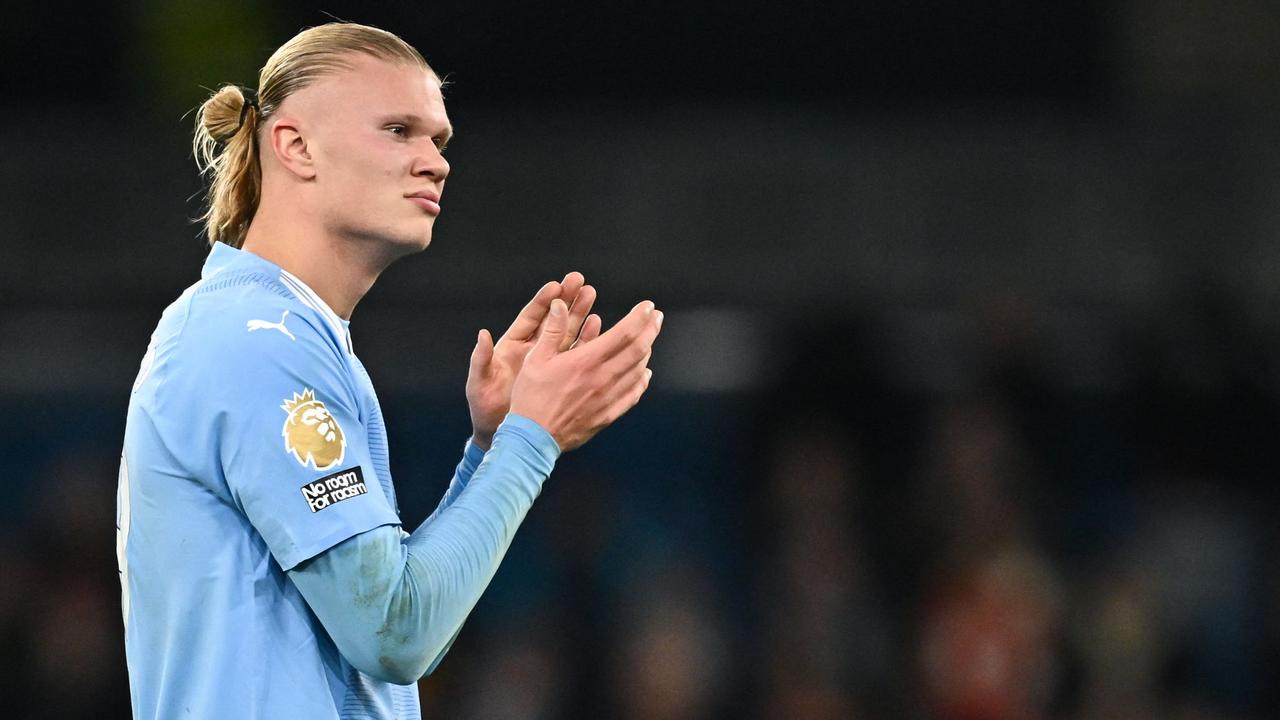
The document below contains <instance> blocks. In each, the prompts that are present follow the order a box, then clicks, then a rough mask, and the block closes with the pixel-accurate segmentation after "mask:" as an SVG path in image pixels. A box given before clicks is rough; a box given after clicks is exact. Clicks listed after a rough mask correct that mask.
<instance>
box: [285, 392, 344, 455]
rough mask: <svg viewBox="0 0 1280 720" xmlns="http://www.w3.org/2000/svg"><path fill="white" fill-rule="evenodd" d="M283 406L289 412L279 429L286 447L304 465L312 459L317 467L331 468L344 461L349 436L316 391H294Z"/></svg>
mask: <svg viewBox="0 0 1280 720" xmlns="http://www.w3.org/2000/svg"><path fill="white" fill-rule="evenodd" d="M280 408H281V409H282V410H284V411H285V412H286V413H288V414H289V417H287V418H285V421H284V429H283V430H282V431H280V434H281V435H282V436H283V437H284V449H285V450H286V451H288V452H289V453H292V454H293V457H294V458H296V459H297V460H298V462H299V463H301V464H302V466H303V467H306V466H307V463H308V462H309V463H311V465H313V466H314V467H315V469H317V470H328V469H329V468H331V467H333V466H334V465H337V464H338V463H340V462H342V457H343V456H344V455H346V452H347V438H346V435H344V434H343V433H342V428H341V427H339V426H338V421H337V419H336V418H334V417H333V415H331V414H329V409H328V408H326V407H325V406H324V403H322V402H320V401H319V400H317V399H316V394H315V391H314V390H312V389H311V388H304V389H303V391H302V394H301V395H299V394H298V393H294V394H293V399H292V400H289V399H286V400H285V401H284V404H283V405H281V406H280Z"/></svg>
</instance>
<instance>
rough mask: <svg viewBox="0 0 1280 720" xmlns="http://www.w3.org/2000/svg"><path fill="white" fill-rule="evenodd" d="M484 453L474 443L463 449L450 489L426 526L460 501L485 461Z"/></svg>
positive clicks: (426, 521)
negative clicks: (463, 492) (455, 501)
mask: <svg viewBox="0 0 1280 720" xmlns="http://www.w3.org/2000/svg"><path fill="white" fill-rule="evenodd" d="M484 453H485V451H484V450H483V449H481V448H480V446H479V445H477V444H476V443H475V442H474V441H472V440H468V441H467V444H466V446H464V447H463V449H462V460H461V461H460V462H459V463H458V467H457V469H455V470H454V471H453V479H451V480H450V481H449V487H448V488H447V489H446V490H445V491H444V497H442V498H440V504H439V505H437V506H436V509H435V510H434V511H432V513H431V515H430V516H429V517H427V519H426V520H425V521H423V524H424V525H425V524H427V523H429V522H431V521H432V520H435V519H436V517H437V516H438V515H440V513H441V512H443V511H444V510H445V509H446V508H448V507H449V506H450V505H452V504H453V501H454V500H457V499H458V496H459V495H461V494H462V491H463V490H465V489H466V487H467V483H469V482H471V477H472V476H473V475H475V472H476V469H477V468H479V467H480V463H481V462H482V461H483V460H484Z"/></svg>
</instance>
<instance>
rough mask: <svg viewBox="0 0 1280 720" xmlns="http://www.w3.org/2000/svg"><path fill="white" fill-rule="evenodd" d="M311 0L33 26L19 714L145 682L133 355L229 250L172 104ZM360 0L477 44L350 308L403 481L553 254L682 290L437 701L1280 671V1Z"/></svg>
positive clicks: (544, 711)
mask: <svg viewBox="0 0 1280 720" xmlns="http://www.w3.org/2000/svg"><path fill="white" fill-rule="evenodd" d="M305 5H306V4H305V3H302V2H280V3H265V2H258V1H255V0H236V1H234V2H227V3H201V2H195V1H192V0H183V1H182V2H178V3H160V2H156V1H155V0H140V1H139V2H129V3H117V4H106V5H102V6H101V7H98V8H97V9H96V10H95V11H92V12H85V11H84V10H83V8H81V7H80V4H78V3H70V2H63V1H62V0H53V1H52V2H48V3H40V4H25V5H19V6H15V7H14V8H10V9H7V10H6V20H5V22H3V23H0V67H3V68H4V70H3V71H0V96H3V97H5V98H6V113H4V117H0V157H3V158H4V161H3V162H2V163H0V253H3V256H2V260H0V362H2V363H3V372H0V437H3V438H4V442H3V444H0V467H3V468H4V477H3V479H0V496H2V497H3V499H4V502H0V643H2V645H0V646H2V647H3V648H4V649H5V652H4V653H3V657H2V659H0V688H2V689H3V692H2V693H0V697H2V698H3V709H2V710H0V715H3V716H4V717H12V718H41V719H43V718H59V719H63V718H101V719H110V718H119V717H128V716H129V709H128V702H129V699H128V686H127V678H126V672H125V664H124V653H123V639H122V623H121V618H120V607H119V584H118V578H117V574H116V572H115V567H116V561H115V558H114V557H113V547H114V541H113V534H114V528H113V527H112V521H113V516H114V512H115V496H114V490H115V484H116V472H117V464H118V461H119V452H120V442H121V435H122V431H123V424H124V412H125V408H126V404H127V399H126V398H127V393H128V386H129V384H130V382H131V380H132V377H133V373H134V372H135V370H136V368H137V363H138V360H139V359H140V357H141V354H142V351H143V348H144V347H145V345H146V338H147V333H149V332H150V329H151V327H152V326H153V325H154V323H155V320H156V319H157V318H158V317H159V313H160V311H161V309H162V308H163V307H164V306H165V305H166V304H167V303H168V302H169V301H171V300H172V299H173V298H174V297H175V296H176V295H177V293H178V292H180V291H181V289H182V287H184V286H185V285H186V284H188V283H190V282H192V281H193V280H194V278H195V276H196V273H197V272H198V268H199V265H200V261H201V258H202V255H203V252H204V248H202V247H201V245H200V242H199V241H198V240H197V239H196V238H195V236H196V229H195V228H194V227H193V226H192V225H191V224H190V222H189V219H190V218H191V217H193V216H195V215H197V214H198V210H197V202H198V197H199V190H200V187H199V181H198V179H197V178H196V176H195V171H194V169H193V168H192V164H191V159H190V157H189V152H188V151H189V145H188V144H187V143H188V141H189V136H188V135H187V133H188V132H189V127H188V120H179V118H181V117H182V113H183V112H185V111H186V110H187V109H189V108H190V107H192V106H193V105H194V104H195V103H197V102H198V101H199V100H200V99H201V97H202V96H203V94H204V93H205V92H206V90H205V89H202V88H201V87H200V86H201V85H205V86H213V85H215V84H217V83H219V82H223V81H228V82H240V83H248V82H250V81H251V80H252V77H253V73H254V72H255V70H256V68H257V67H258V66H259V65H260V63H261V62H262V60H263V58H264V57H265V56H266V54H268V53H269V51H270V49H271V48H273V47H275V46H276V45H277V44H278V43H279V42H281V41H283V40H284V39H285V38H287V37H289V36H290V35H292V34H293V33H294V32H295V31H296V30H297V29H298V28H300V27H302V26H304V25H310V24H317V23H319V22H324V21H326V20H328V19H329V16H328V15H325V14H322V13H320V12H319V11H317V10H315V9H314V8H311V7H309V6H305ZM343 5H344V3H342V2H337V3H334V4H333V6H332V7H330V6H325V10H326V11H328V12H331V13H334V14H336V15H338V16H341V17H350V18H351V19H354V20H359V21H362V22H369V23H373V24H379V25H382V26H384V27H386V28H387V29H390V30H393V31H396V32H399V33H401V34H402V35H404V36H405V37H406V38H407V39H408V40H410V41H411V42H414V43H415V44H416V45H418V46H419V47H420V48H422V49H423V51H424V54H425V55H426V56H427V58H428V59H429V60H430V61H431V62H432V63H433V64H435V65H436V67H437V69H438V70H440V71H441V72H443V73H447V74H450V79H451V80H452V81H453V82H454V85H453V87H452V88H451V89H450V91H449V95H448V98H449V100H448V102H449V108H450V114H451V116H452V118H453V121H454V124H455V125H456V126H457V128H458V129H459V133H458V139H457V141H456V142H454V143H453V144H452V145H451V148H450V153H451V154H450V155H449V157H450V160H451V162H452V163H453V165H454V172H453V175H451V178H450V181H449V182H450V186H449V193H448V195H447V196H446V208H447V209H446V211H445V213H444V214H443V215H442V217H441V224H440V225H439V230H438V231H437V240H436V241H435V242H434V244H433V247H432V248H431V249H430V250H429V251H428V253H427V254H426V255H425V256H424V257H423V258H415V259H412V260H407V261H404V262H403V263H401V264H400V265H398V266H397V267H394V268H392V269H391V270H390V271H388V273H386V275H385V276H384V278H383V279H382V280H380V282H379V285H378V286H377V287H376V288H375V290H374V292H372V293H371V294H370V296H369V298H368V299H366V300H365V301H364V302H363V303H362V305H361V307H360V309H359V310H358V311H357V313H356V316H355V318H354V319H353V324H352V329H353V334H354V335H355V346H356V349H357V352H359V353H360V355H361V357H362V359H363V361H364V362H365V364H366V365H367V366H368V367H369V369H370V372H371V374H372V376H373V378H374V381H375V383H376V384H377V387H378V389H379V393H380V397H381V401H382V405H383V408H384V412H385V415H386V419H387V424H388V430H389V433H390V444H391V454H392V469H393V472H394V473H395V475H396V477H395V481H396V485H397V488H398V492H399V495H400V505H401V508H402V510H403V516H404V519H405V522H406V524H407V525H410V526H416V524H417V523H418V522H420V521H421V519H422V518H424V517H426V516H427V514H428V513H429V512H430V510H431V509H432V508H433V507H434V504H435V502H436V501H437V499H438V498H439V496H440V494H441V493H442V492H443V490H444V487H445V484H446V482H447V480H448V477H449V474H450V473H451V472H452V469H453V464H454V463H455V462H456V461H457V454H458V453H459V452H460V450H461V446H462V442H463V440H464V438H465V437H466V434H467V432H468V422H467V414H466V408H465V404H464V400H463V396H462V380H463V377H464V374H465V359H466V357H467V352H468V351H469V349H470V346H469V344H468V343H469V342H470V339H471V338H473V337H474V333H475V330H476V328H477V327H481V326H485V327H489V328H495V327H500V323H503V324H504V323H505V322H507V321H509V318H510V314H511V313H513V312H514V311H515V310H516V309H517V308H518V307H519V304H520V303H521V302H523V300H524V299H525V290H524V289H523V288H528V291H529V292H532V290H533V289H534V288H536V287H537V285H538V284H540V283H541V282H542V281H543V280H545V279H549V278H552V277H560V276H562V275H563V273H564V272H565V271H566V270H568V269H580V270H583V271H584V272H585V273H586V275H587V277H588V280H589V281H591V282H594V283H597V284H598V286H599V287H600V289H601V292H602V302H604V303H617V306H613V307H610V306H608V305H606V307H605V308H604V310H605V314H606V322H611V320H612V319H613V318H615V317H616V316H617V315H618V314H619V313H618V312H617V310H618V309H620V308H621V307H623V306H625V305H626V303H627V302H628V301H629V300H633V299H634V300H638V299H640V298H641V297H646V296H652V297H654V298H655V299H656V300H658V301H659V304H660V305H661V306H662V307H663V308H664V310H667V320H666V325H665V329H664V333H663V337H662V339H661V340H660V341H659V343H658V346H657V348H656V352H655V355H654V362H653V367H654V369H655V379H654V386H653V387H654V389H653V390H652V391H651V392H650V394H649V396H647V397H646V398H645V400H644V401H643V402H642V403H641V405H640V406H639V407H638V408H637V409H636V410H635V411H633V412H632V414H631V415H629V416H627V417H626V418H624V419H623V420H622V421H621V422H619V423H618V424H617V425H616V426H615V427H612V428H610V429H609V430H607V431H606V432H605V433H603V434H602V435H601V436H599V437H598V438H596V439H595V440H594V441H593V442H592V443H591V444H589V445H588V446H586V447H585V448H583V449H582V450H581V451H578V452H575V453H572V454H570V455H567V456H565V457H564V458H562V460H561V461H560V463H559V465H558V467H557V470H556V472H555V474H554V475H553V477H552V479H551V481H550V482H549V483H548V485H547V486H546V488H545V489H544V492H543V495H542V497H541V498H540V499H539V501H538V502H537V503H536V504H535V506H534V509H533V511H532V513H531V514H530V516H529V518H528V520H527V522H526V524H525V525H524V526H523V527H522V529H521V530H520V532H519V534H518V535H517V537H516V541H515V543H514V545H513V547H512V549H511V551H510V553H509V555H508V557H507V559H506V560H505V562H504V564H503V566H502V568H501V569H500V570H499V572H498V575H497V577H496V578H495V580H494V583H493V585H492V586H491V588H490V589H489V591H488V592H487V593H486V595H485V596H484V598H482V600H481V602H480V604H479V605H478V606H477V608H476V610H475V612H474V613H473V615H472V617H471V619H470V620H469V622H468V624H467V625H466V626H465V628H464V630H463V631H462V634H461V636H460V638H459V639H458V642H457V644H456V645H455V646H454V648H453V650H452V651H451V653H450V656H449V657H448V658H447V659H446V660H445V662H444V663H443V665H442V666H441V667H440V668H439V670H438V671H437V672H436V673H435V674H433V675H432V676H431V677H429V678H426V679H424V680H423V681H422V683H421V688H422V696H423V708H424V715H425V716H426V717H427V718H478V719H485V720H507V719H511V720H515V719H517V718H527V719H538V720H541V719H551V718H624V719H627V718H636V719H640V718H643V719H644V720H683V719H690V720H693V719H703V718H763V719H768V720H774V719H778V720H781V719H784V718H785V719H787V720H790V719H791V718H815V719H818V720H823V719H826V718H842V719H844V718H855V719H856V718H938V719H939V720H1031V719H1037V718H1045V719H1048V718H1054V719H1058V718H1061V719H1063V720H1113V719H1114V720H1121V719H1123V720H1134V719H1136V720H1142V719H1145V718H1152V719H1154V718H1167V719H1172V720H1210V719H1214V720H1217V719H1222V720H1252V719H1254V718H1259V719H1261V718H1271V717H1275V715H1276V712H1275V709H1276V708H1278V707H1280V671H1278V670H1277V668H1280V556H1278V555H1277V553H1275V552H1273V551H1272V550H1271V548H1273V547H1276V546H1277V543H1278V541H1280V537H1278V535H1280V525H1277V523H1276V522H1275V512H1276V508H1277V497H1276V496H1277V491H1276V489H1275V487H1276V486H1275V478H1276V477H1278V476H1280V474H1278V471H1280V462H1278V460H1280V457H1278V454H1277V450H1276V448H1277V447H1280V443H1277V441H1276V438H1277V429H1278V428H1280V382H1278V381H1280V374H1277V370H1280V313H1277V311H1276V308H1278V307H1280V293H1278V292H1277V291H1276V289H1275V288H1277V287H1280V285H1278V284H1277V280H1278V278H1280V274H1278V271H1280V213H1278V212H1277V211H1276V209H1277V208H1280V152H1278V151H1277V149H1276V148H1280V130H1278V129H1277V128H1280V44H1277V43H1275V42H1274V40H1275V38H1276V37H1280V5H1276V4H1275V3H1273V2H1270V1H1269V0H1246V1H1245V2H1238V3H1230V4H1222V3H1217V2H1212V1H1211V0H1114V1H1104V0H1085V1H1084V2H1075V3H1007V2H1003V1H1002V0H973V1H972V2H966V3H933V4H930V3H895V2H883V3H847V4H844V5H842V6H840V7H837V4H833V3H814V2H795V3H790V4H789V5H788V9H787V10H786V11H785V12H782V11H780V10H779V9H778V7H777V6H776V5H775V4H769V3H750V2H748V3H735V4H734V6H733V7H732V8H731V9H722V8H719V7H718V6H716V5H715V4H713V3H689V2H675V1H674V0H672V1H668V0H656V1H655V2H648V3H643V4H640V3H582V4H581V6H580V7H576V8H570V9H565V10H563V11H562V12H550V11H546V10H545V9H543V8H541V7H540V6H535V5H529V4H526V3H517V2H514V0H483V1H480V0H477V1H475V2H470V3H457V4H449V3H439V4H438V6H437V7H433V8H431V10H430V12H428V13H426V14H425V15H424V14H423V12H422V11H421V8H419V7H418V6H416V5H410V4H403V3H396V4H389V5H387V6H385V7H374V6H373V5H372V4H368V6H367V7H366V4H355V3H345V5H347V6H348V7H345V8H344V7H341V6H343ZM170 6H172V7H170ZM1228 6H1229V7H1228ZM841 8H843V9H841ZM51 39H55V40H56V41H51ZM189 196H190V197H189ZM184 199H185V200H187V204H185V205H184V204H183V200H184ZM668 308H669V310H668Z"/></svg>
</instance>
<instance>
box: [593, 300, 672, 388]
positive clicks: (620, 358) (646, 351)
mask: <svg viewBox="0 0 1280 720" xmlns="http://www.w3.org/2000/svg"><path fill="white" fill-rule="evenodd" d="M661 329H662V311H661V310H655V311H654V312H653V319H652V322H649V323H647V324H646V325H645V326H644V327H643V328H641V330H640V333H639V334H638V335H637V336H636V337H635V338H634V339H633V340H632V342H631V343H630V344H629V345H627V346H626V347H623V348H622V349H620V350H619V351H618V352H616V353H614V355H613V356H612V357H610V358H607V359H605V360H603V361H601V365H602V366H603V368H604V369H605V371H606V372H609V373H611V374H612V375H614V376H615V377H616V376H620V375H622V374H623V373H625V372H627V371H628V370H630V369H631V368H633V367H637V366H638V367H644V366H646V365H648V364H649V357H650V356H651V355H652V354H653V341H654V340H655V339H657V337H658V333H659V331H660V330H661Z"/></svg>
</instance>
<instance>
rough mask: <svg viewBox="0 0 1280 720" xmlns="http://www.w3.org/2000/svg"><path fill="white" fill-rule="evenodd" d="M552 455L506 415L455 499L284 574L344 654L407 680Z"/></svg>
mask: <svg viewBox="0 0 1280 720" xmlns="http://www.w3.org/2000/svg"><path fill="white" fill-rule="evenodd" d="M558 453H559V449H558V448H556V447H555V442H554V441H553V440H551V438H550V436H548V435H547V434H546V433H545V432H544V431H542V430H541V429H540V428H538V427H537V426H536V424H534V423H532V422H531V421H529V420H527V419H524V418H510V419H509V420H508V422H506V423H504V425H503V427H502V428H500V429H499V431H498V433H497V434H496V435H495V436H494V442H493V447H492V448H491V449H490V450H489V452H488V453H486V454H485V457H484V460H483V462H481V463H480V465H479V467H478V468H476V470H475V473H474V476H473V477H472V478H471V480H470V481H469V482H465V483H461V485H462V486H463V487H462V488H461V489H460V490H459V492H458V493H457V495H456V498H454V499H452V501H451V502H449V503H448V504H447V505H446V503H444V502H442V503H441V505H442V507H441V508H438V509H437V511H436V512H435V513H434V514H433V515H432V518H431V519H430V520H429V521H428V522H424V523H423V524H422V526H421V527H419V528H418V529H417V530H416V531H415V532H414V533H413V534H411V535H409V536H407V537H404V538H403V541H402V539H401V538H402V534H401V533H399V532H398V531H396V530H395V528H393V527H390V526H387V527H383V528H378V529H377V530H373V531H370V532H368V533H363V534H361V535H358V536H356V537H353V538H350V539H348V540H346V541H345V542H343V543H340V544H339V545H337V546H335V547H334V548H332V549H330V550H329V551H327V552H325V553H323V554H321V555H320V556H318V557H316V558H315V559H313V560H312V561H311V562H309V563H306V564H305V565H303V566H299V568H296V569H295V570H293V571H291V572H290V576H291V577H293V578H294V582H295V583H296V584H297V586H298V588H299V589H300V590H301V591H302V594H303V596H304V597H305V598H306V599H307V601H308V603H309V604H310V605H311V607H312V610H313V611H314V612H315V613H316V616H317V617H318V618H319V619H320V621H321V623H322V624H323V625H324V626H325V628H326V629H327V630H328V631H329V633H330V636H331V637H333V639H334V642H335V643H336V644H337V646H338V649H339V651H341V652H342V654H343V656H344V657H346V658H347V660H348V661H349V662H351V664H352V665H354V666H355V667H357V668H358V669H360V670H361V671H363V672H365V673H366V674H369V675H372V676H374V677H377V678H380V679H383V680H386V681H389V682H397V683H410V682H413V681H415V680H417V679H418V678H419V677H421V676H422V675H423V674H425V673H427V672H429V671H430V670H431V669H434V667H435V666H436V665H437V664H438V663H439V661H440V659H441V658H442V657H443V655H444V653H445V652H447V651H448V648H449V646H450V644H451V643H452V641H453V638H455V637H456V636H457V633H458V631H459V629H460V628H461V627H462V623H463V621H465V620H466V617H467V615H468V614H470V612H471V609H472V608H473V607H475V604H476V602H477V601H478V600H479V598H480V595H481V593H483V592H484V589H485V588H486V587H487V586H488V584H489V581H490V580H491V579H492V578H493V575H494V573H495V572H496V571H497V568H498V564H499V563H500V562H501V560H502V558H503V556H504V555H505V554H506V551H507V548H508V547H509V546H510V544H511V541H512V538H513V537H514V535H515V531H516V529H517V528H518V527H519V525H520V523H521V521H523V519H524V517H525V515H526V513H528V511H529V508H530V507H531V506H532V504H533V501H534V499H535V498H536V497H537V495H538V493H539V492H540V491H541V486H542V482H543V481H544V480H545V479H546V477H547V475H548V474H549V473H550V471H551V467H552V464H553V463H554V461H555V457H556V456H557V455H558ZM464 462H465V460H464ZM451 489H452V488H451ZM446 500H449V498H448V497H447V496H446Z"/></svg>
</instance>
